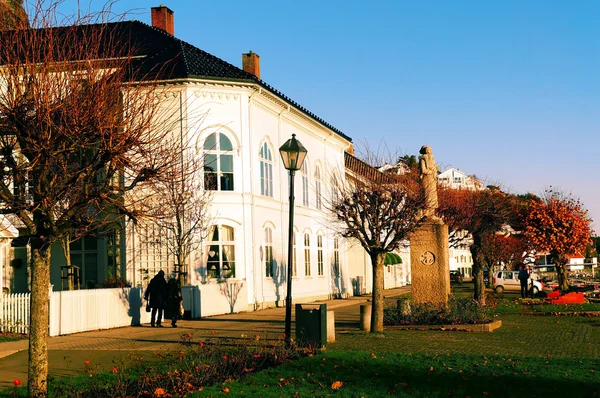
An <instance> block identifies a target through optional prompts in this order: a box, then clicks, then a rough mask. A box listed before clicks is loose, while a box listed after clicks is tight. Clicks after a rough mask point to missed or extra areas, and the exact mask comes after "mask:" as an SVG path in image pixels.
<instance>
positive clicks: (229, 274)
mask: <svg viewBox="0 0 600 398" xmlns="http://www.w3.org/2000/svg"><path fill="white" fill-rule="evenodd" d="M207 246H208V247H207V250H206V254H207V259H206V268H207V273H208V276H210V277H211V278H219V279H223V278H234V277H235V240H234V235H233V228H232V227H229V226H227V225H213V226H211V227H210V229H209V232H208V241H207Z"/></svg>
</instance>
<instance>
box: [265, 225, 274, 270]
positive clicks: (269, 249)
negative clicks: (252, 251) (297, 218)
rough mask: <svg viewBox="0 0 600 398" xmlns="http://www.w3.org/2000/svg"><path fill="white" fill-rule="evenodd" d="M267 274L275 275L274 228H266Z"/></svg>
mask: <svg viewBox="0 0 600 398" xmlns="http://www.w3.org/2000/svg"><path fill="white" fill-rule="evenodd" d="M265 276H266V277H267V278H270V277H272V276H273V230H271V228H269V227H267V228H265Z"/></svg>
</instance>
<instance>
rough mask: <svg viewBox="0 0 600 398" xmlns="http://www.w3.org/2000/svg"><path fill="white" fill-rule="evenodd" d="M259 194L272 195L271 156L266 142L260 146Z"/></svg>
mask: <svg viewBox="0 0 600 398" xmlns="http://www.w3.org/2000/svg"><path fill="white" fill-rule="evenodd" d="M259 158H260V194H261V195H264V196H270V197H273V156H272V155H271V150H270V149H269V146H268V145H267V143H266V142H265V143H263V144H262V146H261V147H260V154H259Z"/></svg>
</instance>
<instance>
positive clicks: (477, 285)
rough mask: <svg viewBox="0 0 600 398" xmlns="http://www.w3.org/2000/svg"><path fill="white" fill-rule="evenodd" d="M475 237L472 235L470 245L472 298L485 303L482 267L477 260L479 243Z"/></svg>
mask: <svg viewBox="0 0 600 398" xmlns="http://www.w3.org/2000/svg"><path fill="white" fill-rule="evenodd" d="M478 241H481V239H478V238H477V237H475V236H474V237H473V244H472V245H471V258H472V259H473V299H474V300H476V301H478V302H479V303H480V304H481V305H485V284H484V283H483V268H482V267H481V264H480V262H479V259H478V258H477V257H478V254H479V245H478V243H477V242H478Z"/></svg>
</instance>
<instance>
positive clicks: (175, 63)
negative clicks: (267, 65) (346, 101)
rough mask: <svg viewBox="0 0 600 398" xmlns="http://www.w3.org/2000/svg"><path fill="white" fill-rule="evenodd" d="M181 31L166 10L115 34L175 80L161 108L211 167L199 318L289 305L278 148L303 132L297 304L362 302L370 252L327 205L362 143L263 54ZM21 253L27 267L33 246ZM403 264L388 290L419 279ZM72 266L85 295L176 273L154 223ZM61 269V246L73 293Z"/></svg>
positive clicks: (78, 251) (57, 259)
mask: <svg viewBox="0 0 600 398" xmlns="http://www.w3.org/2000/svg"><path fill="white" fill-rule="evenodd" d="M173 22H174V18H173V12H172V11H171V10H169V9H168V8H167V7H165V6H162V5H161V6H159V7H154V8H153V9H152V24H153V26H149V25H147V24H144V23H141V22H138V21H126V22H117V23H115V27H116V28H117V29H119V30H120V31H122V32H126V34H127V37H128V38H130V39H131V40H132V41H134V42H135V43H137V46H136V47H135V48H136V54H135V56H136V59H143V60H145V61H144V62H146V63H145V64H144V65H145V67H147V68H154V67H156V69H157V70H163V71H169V72H168V75H167V76H165V77H164V79H162V81H161V82H162V83H163V84H162V85H161V86H160V90H161V91H160V94H161V97H160V99H161V103H160V104H161V105H160V106H161V108H162V109H166V110H168V113H169V114H173V115H177V118H178V123H177V126H176V128H175V130H176V131H174V134H181V137H182V141H186V142H188V141H189V142H193V143H194V144H195V145H194V146H195V148H194V150H195V155H197V156H198V157H202V158H203V159H204V164H203V166H204V168H203V176H202V178H203V181H204V186H205V189H211V190H213V191H214V196H213V198H212V202H211V206H210V213H211V225H210V226H209V228H208V233H207V235H206V236H205V237H203V240H202V242H201V244H200V246H199V248H198V249H197V250H195V251H194V252H193V253H192V255H191V256H190V258H189V259H188V261H187V266H188V268H187V269H185V270H183V271H185V272H186V273H187V276H186V282H187V284H188V285H189V287H186V289H185V290H184V292H185V293H186V295H187V296H186V299H189V300H188V301H185V302H184V305H186V306H192V307H193V308H192V309H191V310H192V313H193V315H195V316H208V315H215V314H223V313H230V312H237V311H247V310H254V309H258V308H263V307H268V306H276V305H279V306H281V305H283V304H284V299H285V296H286V288H287V286H286V270H287V264H286V262H287V261H286V259H287V255H288V253H287V246H288V244H287V243H288V220H289V213H288V207H289V192H288V191H289V174H288V171H287V170H286V169H285V168H284V166H283V164H282V161H281V157H280V155H279V150H278V149H279V147H280V146H281V145H283V144H284V143H285V142H286V141H287V140H288V139H290V138H291V137H292V134H295V135H296V138H297V139H298V140H299V141H300V142H301V143H302V144H303V145H304V146H305V147H306V149H307V150H308V155H307V157H306V160H305V162H304V164H303V167H302V170H300V171H299V172H297V173H296V178H295V183H296V189H295V204H296V205H295V212H294V216H295V218H294V225H293V230H294V238H293V241H294V245H293V258H294V262H293V265H292V269H293V272H292V276H293V278H292V279H293V285H292V286H293V299H294V302H310V301H315V300H320V299H328V298H331V297H346V296H348V295H352V294H354V293H355V292H356V290H355V289H353V284H354V285H356V281H357V280H358V279H359V278H360V279H361V280H362V281H363V283H364V284H365V286H368V290H370V287H371V282H370V279H371V278H370V276H369V275H370V273H371V267H370V264H369V266H368V267H364V265H365V264H364V261H365V256H364V251H362V249H361V248H360V247H356V246H353V245H351V244H350V243H349V242H346V241H344V240H343V239H341V238H340V237H338V236H336V234H335V233H334V231H333V230H332V229H331V228H330V226H331V219H330V217H331V216H330V215H329V214H328V212H327V211H326V206H325V204H326V202H325V201H326V200H327V198H328V197H329V195H330V187H331V186H332V185H333V184H338V183H343V181H344V179H345V178H346V173H345V162H346V158H347V157H348V156H351V155H349V154H348V152H350V153H351V152H352V141H351V139H350V138H349V137H348V136H346V135H345V134H343V133H342V132H341V131H340V130H338V129H336V128H335V127H333V126H332V125H330V124H329V123H327V122H326V121H324V120H322V119H321V118H319V117H318V116H317V115H315V114H313V113H312V112H310V111H309V110H307V109H306V108H304V107H302V106H301V105H299V104H298V103H296V102H294V101H293V100H292V99H290V98H288V97H287V96H285V95H284V94H282V93H281V92H279V91H278V90H276V89H275V88H273V87H271V86H270V85H268V84H267V83H266V82H264V81H263V80H261V76H260V58H259V56H258V55H257V54H254V53H252V52H249V53H247V54H243V55H242V65H243V67H242V68H238V67H236V66H234V65H231V64H229V63H227V62H225V61H223V60H221V59H219V58H217V57H215V56H213V55H211V54H208V53H206V52H205V51H203V50H201V49H199V48H196V47H194V46H192V45H191V44H189V43H186V42H183V41H181V40H179V39H177V38H176V37H175V36H174V24H173ZM107 235H108V234H107ZM21 240H22V239H21ZM13 245H14V242H13ZM14 246H15V250H17V249H18V250H19V252H20V253H21V257H22V259H23V260H25V261H27V242H26V241H23V242H20V241H19V245H18V248H17V245H14ZM400 256H401V257H402V259H403V264H402V265H393V266H389V267H388V268H387V270H386V287H395V286H399V285H402V284H406V283H407V282H409V281H410V272H409V268H408V267H409V263H408V259H409V258H410V256H408V254H406V253H404V252H401V253H400ZM71 259H72V261H73V264H76V265H77V266H78V267H80V269H81V277H80V282H81V286H82V288H86V287H87V288H94V287H99V286H101V285H102V283H101V282H102V281H104V280H106V279H107V278H108V277H109V276H118V277H124V278H125V279H126V280H127V281H128V282H131V283H132V285H133V286H141V287H145V286H146V285H147V283H148V281H149V279H150V278H152V277H153V276H154V275H155V274H156V273H158V271H159V270H163V271H165V273H166V274H167V275H169V273H171V272H173V271H175V270H176V265H175V258H174V257H173V256H172V255H171V254H169V251H168V249H167V247H165V244H164V239H161V232H160V231H159V230H158V228H157V227H156V226H152V225H151V223H146V224H143V223H139V224H137V225H134V224H133V223H128V224H127V225H126V228H125V233H119V232H118V231H117V232H116V233H113V234H112V235H110V236H108V238H107V237H104V236H102V237H99V238H94V237H90V238H88V237H86V238H85V239H84V238H82V239H79V240H78V241H76V242H74V244H73V245H71ZM74 259H75V260H74ZM404 260H406V261H404ZM61 264H64V256H63V255H62V253H61V251H60V250H54V249H53V252H52V266H51V283H52V284H53V286H54V290H61V289H62V288H63V287H62V285H63V279H64V277H63V275H62V271H61V269H62V268H61V266H60V265H61ZM3 269H6V267H4V268H3ZM27 274H28V271H27V267H23V268H22V269H21V271H20V273H19V275H16V276H15V275H8V276H6V278H3V279H4V280H6V279H11V280H12V281H14V280H16V279H18V280H19V281H20V282H19V283H20V285H19V286H21V287H20V288H19V289H15V290H20V291H26V290H27V284H26V283H21V282H23V281H26V280H27V277H28V276H27ZM2 276H4V275H2ZM351 278H352V280H351Z"/></svg>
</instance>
